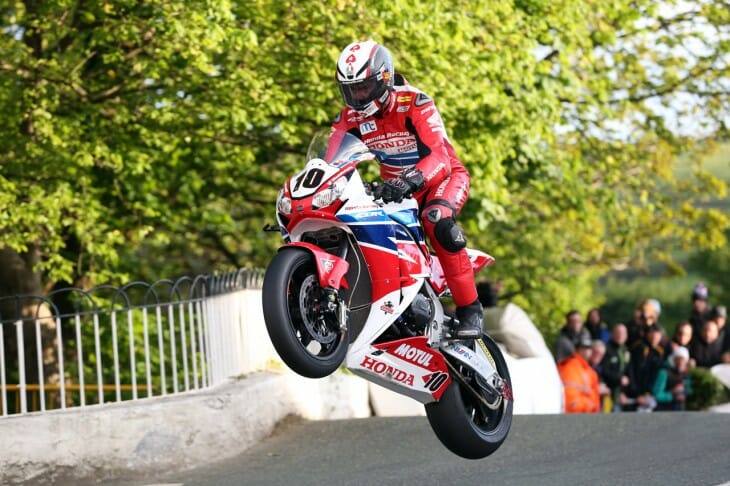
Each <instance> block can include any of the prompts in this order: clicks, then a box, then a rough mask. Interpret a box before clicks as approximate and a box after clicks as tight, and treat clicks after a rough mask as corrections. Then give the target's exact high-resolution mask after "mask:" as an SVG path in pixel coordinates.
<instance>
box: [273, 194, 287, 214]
mask: <svg viewBox="0 0 730 486" xmlns="http://www.w3.org/2000/svg"><path fill="white" fill-rule="evenodd" d="M276 211H277V212H279V213H281V214H291V199H290V198H288V197H286V196H285V195H284V189H281V190H280V191H279V195H278V196H277V197H276Z"/></svg>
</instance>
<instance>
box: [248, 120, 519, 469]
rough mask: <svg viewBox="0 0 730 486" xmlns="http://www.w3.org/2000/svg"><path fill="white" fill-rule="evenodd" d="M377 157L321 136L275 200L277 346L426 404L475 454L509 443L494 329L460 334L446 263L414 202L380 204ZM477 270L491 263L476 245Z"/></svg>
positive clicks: (309, 369)
mask: <svg viewBox="0 0 730 486" xmlns="http://www.w3.org/2000/svg"><path fill="white" fill-rule="evenodd" d="M373 160H376V156H375V155H374V154H373V153H372V152H371V151H370V150H369V149H368V148H367V146H365V145H364V144H363V143H362V142H361V141H360V140H359V139H358V138H357V137H355V136H353V135H351V134H349V133H344V132H333V133H329V132H328V133H326V134H325V133H321V134H318V135H316V136H315V137H314V139H313V140H312V143H311V144H310V146H309V150H308V151H307V162H306V165H305V167H304V169H303V170H301V171H300V172H298V173H297V174H295V175H294V176H292V177H290V178H289V179H288V180H287V181H286V183H285V184H284V186H283V187H282V189H281V190H280V191H279V195H278V197H277V201H276V218H277V222H278V227H275V228H276V230H278V231H280V232H281V234H282V236H283V239H284V242H285V244H284V245H283V246H282V247H281V248H280V249H279V251H278V252H277V254H276V255H275V256H274V257H273V259H272V260H271V262H270V264H269V266H268V268H267V270H266V273H265V276H264V283H263V290H262V295H263V314H264V320H265V323H266V328H267V331H268V334H269V337H270V339H271V342H272V343H273V345H274V348H275V350H276V351H277V353H278V354H279V356H280V357H281V359H282V360H283V361H284V363H285V364H286V365H287V366H288V367H289V368H291V369H292V370H293V371H294V372H296V373H298V374H299V375H302V376H305V377H309V378H322V377H325V376H327V375H329V374H331V373H333V372H334V371H336V370H337V369H338V368H339V367H340V366H342V365H343V364H344V366H345V367H346V368H347V369H348V370H350V371H352V372H353V373H354V374H356V375H358V376H360V377H362V378H364V379H366V380H369V381H371V382H374V383H376V384H378V385H381V386H383V387H385V388H387V389H390V390H393V391H395V392H397V393H400V394H403V395H405V396H408V397H411V398H413V399H415V400H417V401H419V402H421V403H423V404H424V406H425V410H426V417H427V419H428V421H429V424H430V425H431V428H432V429H433V431H434V433H435V434H436V436H437V437H438V439H439V440H440V441H441V443H442V444H443V445H444V446H445V447H446V448H448V449H449V450H450V451H452V452H453V453H455V454H457V455H459V456H461V457H464V458H468V459H480V458H484V457H486V456H488V455H490V454H492V453H493V452H494V451H496V450H497V449H498V448H499V447H500V445H502V443H503V442H504V440H505V439H506V437H507V434H508V432H509V429H510V426H511V423H512V408H513V397H512V387H511V381H510V375H509V370H508V369H507V364H506V362H505V359H504V357H503V355H502V352H501V351H500V348H499V347H498V346H497V344H496V343H495V341H494V340H492V338H491V337H489V335H488V334H486V333H483V334H482V336H481V337H480V338H478V339H474V340H459V339H455V338H453V337H452V336H451V334H450V329H451V327H452V325H453V324H454V321H455V319H456V317H455V316H454V313H453V312H450V311H449V310H447V308H446V307H445V306H444V305H443V303H442V301H441V298H442V297H447V296H449V295H450V292H449V289H448V286H447V284H446V279H445V277H444V272H443V269H442V268H441V265H440V263H439V260H438V258H437V257H436V256H435V255H434V254H431V253H430V251H429V248H428V246H427V244H426V242H425V237H424V231H423V228H422V226H421V223H420V221H419V218H418V214H419V210H418V205H417V203H416V201H414V200H413V199H410V198H407V199H404V200H403V201H402V202H401V203H392V202H391V203H387V204H385V203H383V202H382V201H381V200H380V196H379V189H380V187H382V186H379V185H377V183H374V182H365V181H364V180H363V179H362V177H361V175H360V172H359V169H358V166H359V165H360V164H361V163H364V162H369V161H373ZM361 167H364V166H361ZM467 251H468V254H469V258H470V261H471V262H472V267H473V270H474V271H475V272H477V271H479V270H480V269H482V268H484V267H485V266H487V265H490V264H492V263H493V262H494V259H493V258H492V257H491V256H490V255H488V254H486V253H484V252H481V251H477V250H472V249H468V250H467Z"/></svg>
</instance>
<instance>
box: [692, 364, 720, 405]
mask: <svg viewBox="0 0 730 486" xmlns="http://www.w3.org/2000/svg"><path fill="white" fill-rule="evenodd" d="M689 376H690V379H691V380H692V384H691V386H692V393H691V394H690V395H689V396H688V397H687V404H686V405H687V407H686V408H687V410H706V409H707V408H709V407H711V406H713V405H719V404H721V403H727V402H730V391H729V390H728V389H727V388H726V387H725V385H723V384H722V383H721V382H720V380H718V379H717V378H716V377H715V375H713V374H712V372H710V370H709V369H707V368H692V369H691V370H690V371H689Z"/></svg>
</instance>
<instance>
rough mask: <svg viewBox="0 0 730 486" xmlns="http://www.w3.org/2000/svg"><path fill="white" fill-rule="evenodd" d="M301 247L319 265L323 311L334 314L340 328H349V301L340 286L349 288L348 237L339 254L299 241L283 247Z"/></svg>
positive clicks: (341, 241) (339, 249)
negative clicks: (347, 278)
mask: <svg viewBox="0 0 730 486" xmlns="http://www.w3.org/2000/svg"><path fill="white" fill-rule="evenodd" d="M293 246H295V247H300V248H304V249H305V250H307V251H309V252H310V253H311V254H312V256H313V257H314V261H315V264H316V266H317V276H318V278H319V286H320V288H321V289H322V295H321V302H322V304H323V308H322V310H323V312H324V313H326V314H329V315H330V316H332V317H333V318H334V319H335V320H336V322H337V323H338V326H339V330H340V331H344V330H345V329H347V314H348V308H347V303H345V301H344V300H343V299H342V298H341V297H340V292H339V290H340V288H343V287H344V288H348V284H347V280H345V274H346V273H347V270H348V269H349V268H350V264H349V263H348V262H347V250H348V244H347V237H343V238H342V239H341V240H340V243H339V245H338V247H337V254H334V255H333V254H332V253H329V252H326V251H325V250H323V249H322V248H320V247H319V246H317V245H313V244H312V243H306V242H303V241H297V242H293V243H288V244H287V245H285V246H283V247H282V248H280V250H281V249H283V248H288V247H293Z"/></svg>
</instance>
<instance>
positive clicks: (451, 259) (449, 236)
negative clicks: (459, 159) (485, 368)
mask: <svg viewBox="0 0 730 486" xmlns="http://www.w3.org/2000/svg"><path fill="white" fill-rule="evenodd" d="M468 188H469V185H468V179H466V181H465V180H463V179H462V178H460V177H458V174H457V175H456V176H455V177H454V176H453V175H452V177H451V178H450V179H447V180H445V181H444V182H443V183H442V184H441V185H440V186H439V187H438V188H437V190H436V191H433V192H432V193H431V194H428V195H427V196H426V200H425V201H424V205H423V209H422V211H421V219H422V221H423V226H424V230H425V232H426V234H427V235H428V237H429V240H430V242H431V246H432V247H433V249H434V251H435V252H436V256H438V258H439V260H440V262H441V267H442V268H443V270H444V276H445V277H446V283H447V284H448V285H449V290H451V295H452V298H453V300H454V304H456V316H457V318H458V320H459V325H458V326H457V327H456V328H455V329H453V334H454V335H455V337H458V338H462V339H471V338H477V337H479V336H481V333H482V318H483V314H482V313H483V309H482V305H481V304H480V303H479V299H478V296H477V290H476V285H475V282H474V271H473V269H472V265H471V261H469V255H468V254H467V253H466V238H465V236H464V233H463V232H462V230H461V228H459V227H458V226H457V225H456V222H455V220H454V218H455V216H456V214H458V212H459V211H460V210H461V207H462V206H463V204H464V202H465V201H466V195H467V194H468Z"/></svg>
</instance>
